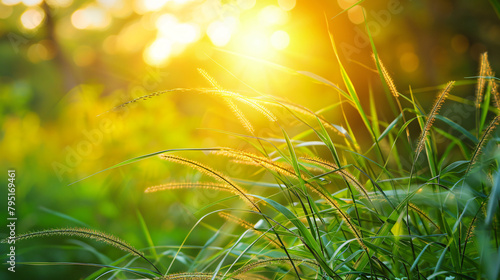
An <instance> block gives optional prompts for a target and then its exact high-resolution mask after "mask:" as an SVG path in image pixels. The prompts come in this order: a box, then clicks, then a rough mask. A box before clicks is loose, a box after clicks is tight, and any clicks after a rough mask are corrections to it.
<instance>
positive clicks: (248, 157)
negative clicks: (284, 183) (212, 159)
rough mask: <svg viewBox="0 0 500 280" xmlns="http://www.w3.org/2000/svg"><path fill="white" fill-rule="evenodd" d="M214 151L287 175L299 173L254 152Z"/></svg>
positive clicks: (214, 152) (292, 175) (241, 161)
mask: <svg viewBox="0 0 500 280" xmlns="http://www.w3.org/2000/svg"><path fill="white" fill-rule="evenodd" d="M212 153H213V154H216V155H222V156H227V157H232V158H235V159H237V160H239V162H240V163H244V164H249V165H257V166H262V167H264V168H266V169H268V170H272V171H274V172H276V173H280V174H282V175H285V176H289V177H297V175H296V174H295V171H294V170H293V169H292V168H291V167H289V166H286V165H284V164H282V163H278V162H275V161H272V160H271V159H269V158H266V157H263V156H259V155H256V154H252V153H249V152H244V151H240V150H236V149H229V148H225V149H221V150H218V151H213V152H212ZM303 179H305V178H303Z"/></svg>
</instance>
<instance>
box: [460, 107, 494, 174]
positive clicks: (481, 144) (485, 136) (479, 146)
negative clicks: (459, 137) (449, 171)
mask: <svg viewBox="0 0 500 280" xmlns="http://www.w3.org/2000/svg"><path fill="white" fill-rule="evenodd" d="M499 123H500V116H496V117H495V118H494V119H493V120H492V121H491V122H490V124H489V125H488V127H487V128H486V129H485V130H484V131H483V135H482V136H481V138H480V139H479V142H478V143H477V145H476V149H475V150H474V153H473V154H472V156H471V159H470V162H469V166H468V167H467V170H466V171H465V172H466V174H467V173H469V171H470V170H471V169H472V167H473V166H474V164H475V163H476V161H477V158H478V157H479V155H480V154H481V151H482V149H483V147H484V145H485V144H486V142H487V140H488V139H489V136H490V135H491V133H492V132H493V130H495V128H496V127H497V126H498V124H499Z"/></svg>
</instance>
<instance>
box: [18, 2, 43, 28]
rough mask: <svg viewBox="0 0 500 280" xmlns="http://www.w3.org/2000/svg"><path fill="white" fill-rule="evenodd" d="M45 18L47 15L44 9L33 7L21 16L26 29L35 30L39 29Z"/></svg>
mask: <svg viewBox="0 0 500 280" xmlns="http://www.w3.org/2000/svg"><path fill="white" fill-rule="evenodd" d="M44 18H45V13H44V12H43V10H42V9H40V8H37V7H33V8H29V9H27V10H26V11H25V12H24V13H23V14H22V15H21V23H22V24H23V26H24V27H25V28H26V29H35V28H37V27H38V26H39V25H40V24H41V23H42V21H43V19H44Z"/></svg>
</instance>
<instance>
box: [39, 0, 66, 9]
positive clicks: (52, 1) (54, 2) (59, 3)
mask: <svg viewBox="0 0 500 280" xmlns="http://www.w3.org/2000/svg"><path fill="white" fill-rule="evenodd" d="M45 3H47V5H49V6H50V7H52V8H67V7H69V6H71V4H73V0H45Z"/></svg>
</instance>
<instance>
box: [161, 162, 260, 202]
mask: <svg viewBox="0 0 500 280" xmlns="http://www.w3.org/2000/svg"><path fill="white" fill-rule="evenodd" d="M160 158H161V159H164V160H167V161H171V162H175V163H180V164H184V165H187V166H190V167H191V168H193V169H195V170H198V171H200V172H201V173H203V174H205V175H207V176H209V177H212V178H214V179H215V180H217V181H219V182H222V183H226V184H228V185H229V186H231V187H232V188H233V189H234V190H235V191H236V193H237V195H238V196H239V197H240V198H241V199H242V200H243V201H245V202H247V203H248V204H249V205H250V206H251V207H252V208H254V209H255V210H259V208H258V206H257V205H256V204H255V202H254V200H253V199H252V198H251V197H250V196H248V195H247V194H246V191H245V190H244V189H243V188H241V187H239V186H237V185H236V184H235V183H234V182H232V180H230V179H229V178H227V177H226V176H224V175H223V174H221V173H220V172H218V171H216V170H214V169H212V168H210V167H208V166H205V165H203V164H201V163H199V162H196V161H194V160H190V159H186V158H182V157H179V156H173V155H168V154H161V155H160Z"/></svg>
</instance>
